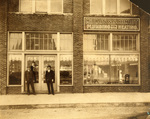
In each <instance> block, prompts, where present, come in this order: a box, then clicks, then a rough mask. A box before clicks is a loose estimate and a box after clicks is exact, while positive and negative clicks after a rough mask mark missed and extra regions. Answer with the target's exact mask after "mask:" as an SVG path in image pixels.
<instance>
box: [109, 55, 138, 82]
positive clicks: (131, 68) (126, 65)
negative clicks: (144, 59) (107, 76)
mask: <svg viewBox="0 0 150 119" xmlns="http://www.w3.org/2000/svg"><path fill="white" fill-rule="evenodd" d="M110 83H119V84H138V56H137V55H128V56H125V55H112V56H111V82H110Z"/></svg>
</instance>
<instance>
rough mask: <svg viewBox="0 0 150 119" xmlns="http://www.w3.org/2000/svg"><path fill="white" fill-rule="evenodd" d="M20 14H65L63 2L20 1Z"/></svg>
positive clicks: (49, 0)
mask: <svg viewBox="0 0 150 119" xmlns="http://www.w3.org/2000/svg"><path fill="white" fill-rule="evenodd" d="M20 12H27V13H38V12H41V13H63V0H20Z"/></svg>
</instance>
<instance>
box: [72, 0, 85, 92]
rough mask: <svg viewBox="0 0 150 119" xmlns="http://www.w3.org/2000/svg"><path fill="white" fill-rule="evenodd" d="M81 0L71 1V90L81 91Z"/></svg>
mask: <svg viewBox="0 0 150 119" xmlns="http://www.w3.org/2000/svg"><path fill="white" fill-rule="evenodd" d="M82 15H83V0H74V1H73V92H74V93H81V92H83V34H82V32H83V16H82Z"/></svg>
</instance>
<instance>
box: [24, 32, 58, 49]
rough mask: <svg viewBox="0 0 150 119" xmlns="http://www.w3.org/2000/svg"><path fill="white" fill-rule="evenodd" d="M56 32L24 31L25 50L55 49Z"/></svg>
mask: <svg viewBox="0 0 150 119" xmlns="http://www.w3.org/2000/svg"><path fill="white" fill-rule="evenodd" d="M56 45H57V34H49V33H26V49H27V50H56Z"/></svg>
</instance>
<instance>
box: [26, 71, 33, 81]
mask: <svg viewBox="0 0 150 119" xmlns="http://www.w3.org/2000/svg"><path fill="white" fill-rule="evenodd" d="M25 80H26V81H33V80H34V74H33V71H25Z"/></svg>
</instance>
